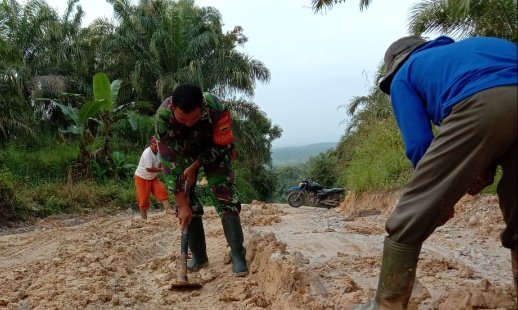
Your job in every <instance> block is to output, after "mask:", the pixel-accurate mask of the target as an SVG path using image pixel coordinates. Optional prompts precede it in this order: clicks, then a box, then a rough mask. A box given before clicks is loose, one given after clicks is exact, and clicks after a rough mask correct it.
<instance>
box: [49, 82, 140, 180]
mask: <svg viewBox="0 0 518 310" xmlns="http://www.w3.org/2000/svg"><path fill="white" fill-rule="evenodd" d="M120 85H121V81H120V80H115V81H113V82H111V83H110V80H109V79H108V76H107V75H106V74H105V73H102V72H100V73H97V74H95V75H94V77H93V94H94V100H93V101H87V102H85V104H83V106H82V107H81V108H80V109H77V108H73V107H69V106H67V105H64V104H61V103H59V102H56V101H54V100H51V102H52V103H53V104H55V105H56V106H57V107H59V108H60V109H61V111H62V112H63V114H64V115H65V116H66V117H67V119H69V120H70V121H72V122H73V124H72V125H71V126H68V127H67V128H66V129H63V128H62V129H60V131H61V132H64V133H72V134H77V135H79V136H80V137H81V138H80V150H79V154H78V158H77V160H76V163H75V166H74V176H77V175H83V176H84V177H85V178H86V179H91V178H92V163H91V162H90V161H91V160H94V161H96V162H97V164H99V165H101V166H103V168H105V169H107V170H109V171H112V172H114V170H113V169H112V167H111V166H112V164H113V162H114V161H113V158H112V155H111V152H110V139H111V135H112V133H111V128H112V126H113V124H115V123H116V122H118V121H120V120H123V119H126V120H127V121H128V122H129V123H130V125H131V128H132V129H133V130H135V129H136V128H137V122H136V120H135V119H134V118H133V117H132V116H131V115H130V114H128V113H127V112H126V110H127V108H128V107H129V105H130V104H131V103H128V104H122V105H118V104H117V96H118V94H119V89H120ZM89 122H96V123H98V124H99V125H100V126H101V127H102V129H103V138H104V144H103V147H102V148H100V149H98V150H95V151H91V147H92V145H93V138H94V137H93V133H92V131H91V130H90V129H89V127H88V123H89ZM95 166H96V167H97V166H98V165H95ZM78 170H81V171H82V173H81V171H78ZM76 179H77V178H76Z"/></svg>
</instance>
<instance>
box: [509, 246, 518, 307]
mask: <svg viewBox="0 0 518 310" xmlns="http://www.w3.org/2000/svg"><path fill="white" fill-rule="evenodd" d="M516 252H517V250H516V249H514V250H511V266H512V270H513V279H514V290H515V291H516V305H517V306H518V262H517V259H518V257H517V253H516Z"/></svg>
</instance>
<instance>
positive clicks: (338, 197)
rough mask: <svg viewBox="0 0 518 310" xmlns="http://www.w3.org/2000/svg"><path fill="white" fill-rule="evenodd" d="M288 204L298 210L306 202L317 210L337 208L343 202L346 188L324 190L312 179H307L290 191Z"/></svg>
mask: <svg viewBox="0 0 518 310" xmlns="http://www.w3.org/2000/svg"><path fill="white" fill-rule="evenodd" d="M288 192H289V194H288V198H287V199H288V204H289V205H290V206H292V207H293V208H298V207H300V206H302V205H303V204H304V203H306V202H310V204H311V205H312V206H314V207H317V208H327V209H331V208H336V207H338V206H339V205H340V203H341V202H342V198H343V196H344V193H345V188H343V187H335V188H328V189H326V188H324V187H323V186H322V185H320V184H319V183H317V182H314V181H313V180H311V179H310V178H305V179H304V180H302V181H301V182H300V183H299V186H293V187H291V188H290V189H289V190H288Z"/></svg>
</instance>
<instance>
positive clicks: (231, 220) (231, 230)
mask: <svg viewBox="0 0 518 310" xmlns="http://www.w3.org/2000/svg"><path fill="white" fill-rule="evenodd" d="M222 223H223V231H224V232H225V237H226V238H227V242H228V244H229V245H230V260H231V261H232V272H233V273H234V276H236V277H244V276H246V275H247V274H248V266H247V264H246V258H245V256H246V249H245V247H244V246H243V241H244V237H243V229H242V227H241V220H240V219H239V214H230V215H225V216H224V218H223V220H222Z"/></svg>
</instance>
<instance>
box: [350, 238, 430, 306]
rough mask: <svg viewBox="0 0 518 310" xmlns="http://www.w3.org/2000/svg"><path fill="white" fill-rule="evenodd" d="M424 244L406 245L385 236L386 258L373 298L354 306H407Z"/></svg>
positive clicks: (383, 261) (384, 249) (382, 264)
mask: <svg viewBox="0 0 518 310" xmlns="http://www.w3.org/2000/svg"><path fill="white" fill-rule="evenodd" d="M420 252H421V245H405V244H400V243H397V242H394V241H392V240H390V239H389V238H388V237H385V244H384V247H383V259H382V261H381V271H380V276H379V281H378V288H377V289H376V295H375V296H374V300H371V301H370V302H368V303H367V304H363V305H356V306H354V307H353V310H377V309H390V310H400V309H406V308H407V305H408V300H409V299H410V295H411V294H412V288H413V286H414V280H415V274H416V267H417V261H418V259H419V253H420Z"/></svg>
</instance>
